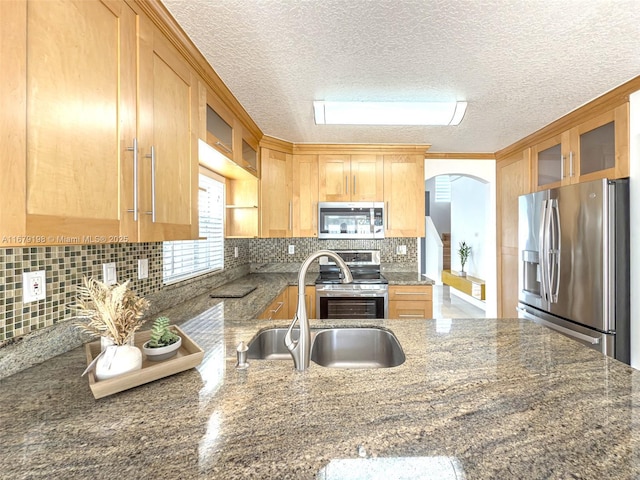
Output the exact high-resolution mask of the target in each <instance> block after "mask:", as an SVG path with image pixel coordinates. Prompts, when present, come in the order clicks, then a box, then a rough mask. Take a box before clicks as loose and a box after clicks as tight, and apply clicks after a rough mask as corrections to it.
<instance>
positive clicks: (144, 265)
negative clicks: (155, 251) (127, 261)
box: [138, 258, 149, 280]
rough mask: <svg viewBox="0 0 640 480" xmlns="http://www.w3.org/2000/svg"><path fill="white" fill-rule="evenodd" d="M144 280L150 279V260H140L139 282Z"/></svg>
mask: <svg viewBox="0 0 640 480" xmlns="http://www.w3.org/2000/svg"><path fill="white" fill-rule="evenodd" d="M143 278H149V259H148V258H140V259H138V280H142V279H143Z"/></svg>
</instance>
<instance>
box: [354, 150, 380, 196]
mask: <svg viewBox="0 0 640 480" xmlns="http://www.w3.org/2000/svg"><path fill="white" fill-rule="evenodd" d="M383 174H384V169H383V157H382V155H351V200H352V201H354V202H356V201H358V202H381V201H383V199H384V194H383V192H384V181H383Z"/></svg>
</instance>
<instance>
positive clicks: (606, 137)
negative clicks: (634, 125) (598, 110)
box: [570, 103, 629, 182]
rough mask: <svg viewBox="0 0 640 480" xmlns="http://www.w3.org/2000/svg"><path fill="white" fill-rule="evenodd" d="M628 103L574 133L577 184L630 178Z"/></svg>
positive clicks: (581, 126)
mask: <svg viewBox="0 0 640 480" xmlns="http://www.w3.org/2000/svg"><path fill="white" fill-rule="evenodd" d="M628 119H629V104H628V103H625V104H623V105H621V106H620V107H618V108H616V109H614V110H612V111H610V112H607V113H605V114H603V115H599V116H598V117H596V118H594V119H592V120H589V121H587V122H584V123H582V124H581V125H578V126H577V127H575V128H574V129H572V130H571V134H572V140H573V144H572V153H573V158H574V159H575V160H574V163H575V165H572V167H573V168H572V170H571V173H570V174H571V175H572V177H574V178H575V181H576V182H588V181H590V180H596V179H599V178H623V177H628V176H629V120H628Z"/></svg>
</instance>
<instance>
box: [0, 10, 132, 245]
mask: <svg viewBox="0 0 640 480" xmlns="http://www.w3.org/2000/svg"><path fill="white" fill-rule="evenodd" d="M1 8H2V18H3V24H4V26H3V28H2V33H1V34H0V35H2V41H0V44H1V45H2V49H3V50H2V54H3V57H4V55H5V54H10V56H9V57H4V58H11V60H12V61H10V62H7V63H6V64H5V63H4V62H3V64H5V65H8V66H9V67H10V70H9V72H4V73H3V82H2V83H3V87H2V97H3V99H2V104H3V105H7V106H11V107H12V108H11V109H9V110H6V109H4V108H3V109H2V110H3V111H2V113H0V115H2V125H3V134H4V135H6V136H5V137H4V139H3V145H2V150H3V155H2V156H1V158H0V164H1V165H2V169H3V171H4V172H5V173H6V172H10V174H5V175H2V177H10V178H11V181H10V182H9V181H8V180H7V179H6V178H5V179H4V180H3V181H2V184H3V185H2V187H3V188H2V191H1V192H0V195H1V199H2V203H3V208H2V209H1V210H2V213H1V214H0V215H1V216H0V222H1V223H0V225H1V227H2V228H1V230H2V232H3V236H4V237H5V238H4V240H5V241H3V243H2V245H3V246H9V245H11V244H17V245H20V244H23V243H27V242H26V241H23V240H26V239H29V240H31V239H33V242H31V241H29V242H28V243H33V244H34V245H42V244H55V243H70V241H74V240H76V239H77V242H78V243H80V242H82V241H83V238H86V239H87V240H90V242H88V243H93V240H94V239H96V238H98V239H99V238H101V237H102V236H105V237H111V238H114V239H115V238H118V237H119V235H120V210H119V195H120V176H119V172H120V161H121V157H122V156H124V155H126V153H124V152H123V151H122V148H121V140H122V138H121V136H120V135H121V132H120V131H119V126H122V129H123V130H126V129H128V128H130V127H131V116H130V114H129V113H130V112H129V111H128V107H129V106H128V104H127V97H128V95H130V94H131V93H132V92H133V93H135V69H134V68H135V52H133V53H131V52H130V51H129V46H130V45H135V22H136V15H135V13H134V12H133V11H132V10H131V9H129V8H128V7H127V6H126V4H121V3H111V2H110V3H108V4H107V3H102V2H83V1H76V2H72V1H69V2H2V6H1ZM27 32H28V35H27ZM9 48H10V49H12V52H10V53H9V52H7V51H5V50H8V49H9ZM131 80H133V81H134V82H133V84H132V83H131ZM5 82H6V83H5ZM119 82H120V83H121V84H122V90H120V91H119V89H118V83H119ZM7 87H9V88H10V90H9V88H7ZM133 105H134V106H135V103H134V104H133ZM122 107H124V108H122ZM133 118H134V119H135V116H134V117H133ZM134 127H135V123H134ZM18 145H19V147H18ZM16 147H18V148H16ZM7 149H11V154H10V155H5V153H7ZM65 240H66V241H65ZM83 243H84V242H83Z"/></svg>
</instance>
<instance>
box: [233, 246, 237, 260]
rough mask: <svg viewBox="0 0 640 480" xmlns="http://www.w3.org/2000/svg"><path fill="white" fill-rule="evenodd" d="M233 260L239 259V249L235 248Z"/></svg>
mask: <svg viewBox="0 0 640 480" xmlns="http://www.w3.org/2000/svg"><path fill="white" fill-rule="evenodd" d="M233 258H238V247H233Z"/></svg>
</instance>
